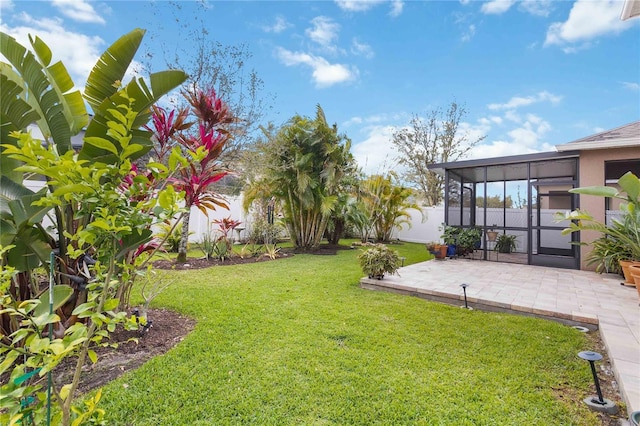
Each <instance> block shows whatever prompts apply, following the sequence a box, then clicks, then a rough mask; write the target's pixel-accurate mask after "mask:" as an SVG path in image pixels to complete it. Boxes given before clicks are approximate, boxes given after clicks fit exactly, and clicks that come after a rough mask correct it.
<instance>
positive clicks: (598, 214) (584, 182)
mask: <svg viewBox="0 0 640 426" xmlns="http://www.w3.org/2000/svg"><path fill="white" fill-rule="evenodd" d="M617 160H637V161H638V163H640V145H639V146H636V147H626V148H614V149H612V148H607V149H591V150H584V151H580V160H579V171H580V172H579V186H581V187H584V186H602V185H604V184H605V163H606V162H608V161H617ZM580 209H581V210H586V211H587V212H589V213H590V214H591V215H592V216H593V217H594V218H595V219H596V220H598V221H601V222H604V221H605V213H606V212H605V200H604V199H603V198H602V197H596V196H593V195H580ZM599 236H600V234H599V233H598V232H594V231H583V232H581V235H580V241H582V242H586V243H590V242H592V241H594V240H595V239H597V238H598V237H599ZM590 251H591V247H590V246H589V245H586V246H582V247H581V250H580V258H581V262H580V263H581V268H580V269H587V270H593V269H595V266H592V265H587V264H586V261H585V259H586V256H587V255H588V254H589V252H590Z"/></svg>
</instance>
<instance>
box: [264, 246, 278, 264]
mask: <svg viewBox="0 0 640 426" xmlns="http://www.w3.org/2000/svg"><path fill="white" fill-rule="evenodd" d="M278 253H280V247H276V245H275V244H265V245H264V254H263V256H265V257H268V258H269V259H271V260H274V259H277V258H278Z"/></svg>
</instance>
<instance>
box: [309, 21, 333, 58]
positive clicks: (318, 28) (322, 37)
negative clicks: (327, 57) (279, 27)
mask: <svg viewBox="0 0 640 426" xmlns="http://www.w3.org/2000/svg"><path fill="white" fill-rule="evenodd" d="M311 25H313V27H312V28H307V29H306V30H305V34H306V35H307V37H309V38H310V39H311V40H312V41H314V42H316V43H318V44H319V45H320V46H322V47H324V48H327V49H329V50H332V51H333V50H335V46H333V42H334V41H336V40H337V39H338V32H339V31H340V25H339V24H337V23H335V22H333V20H332V19H331V18H327V17H326V16H316V17H315V18H313V19H312V20H311Z"/></svg>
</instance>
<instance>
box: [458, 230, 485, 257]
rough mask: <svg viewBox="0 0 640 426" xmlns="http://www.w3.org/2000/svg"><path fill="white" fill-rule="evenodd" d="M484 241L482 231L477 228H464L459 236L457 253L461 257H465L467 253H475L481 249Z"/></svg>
mask: <svg viewBox="0 0 640 426" xmlns="http://www.w3.org/2000/svg"><path fill="white" fill-rule="evenodd" d="M481 240H482V230H481V229H480V228H477V227H475V226H473V227H471V228H464V229H462V230H461V231H460V233H459V234H458V238H457V240H456V252H457V253H458V254H459V255H462V256H464V255H465V254H467V253H473V251H474V250H475V249H477V248H479V247H480V243H481Z"/></svg>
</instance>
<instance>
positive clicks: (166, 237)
mask: <svg viewBox="0 0 640 426" xmlns="http://www.w3.org/2000/svg"><path fill="white" fill-rule="evenodd" d="M189 235H193V232H189ZM181 236H182V222H179V223H177V224H176V223H160V224H159V225H158V232H157V233H156V237H157V238H158V239H159V240H161V241H164V248H165V249H166V250H167V251H168V252H169V253H177V252H178V248H179V247H180V238H181Z"/></svg>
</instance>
